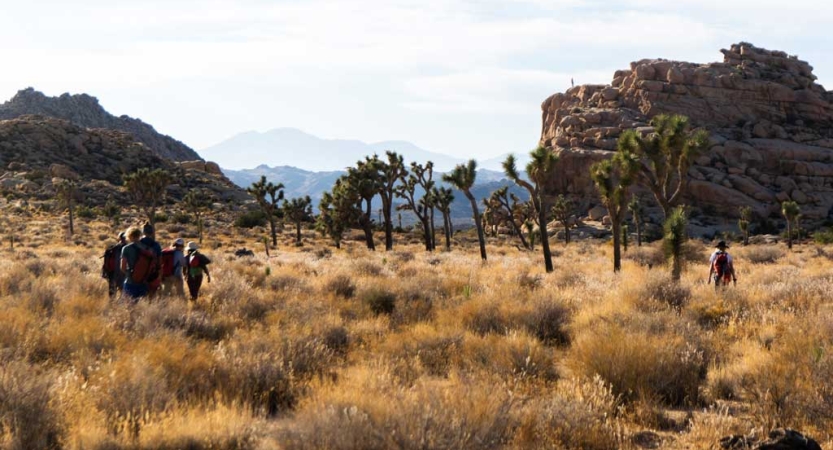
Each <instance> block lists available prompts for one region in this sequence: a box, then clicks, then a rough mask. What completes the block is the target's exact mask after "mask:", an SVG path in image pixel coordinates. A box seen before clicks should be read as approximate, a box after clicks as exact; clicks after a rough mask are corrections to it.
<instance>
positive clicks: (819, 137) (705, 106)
mask: <svg viewBox="0 0 833 450" xmlns="http://www.w3.org/2000/svg"><path fill="white" fill-rule="evenodd" d="M721 52H722V53H723V55H724V59H723V62H714V63H708V64H696V63H689V62H679V61H668V60H664V59H645V60H641V61H637V62H633V63H631V66H630V68H629V69H626V70H619V71H617V72H616V73H615V74H614V76H613V80H612V81H611V83H610V84H608V85H584V86H576V87H573V88H571V89H568V90H567V91H566V92H564V93H558V94H555V95H553V96H551V97H549V98H548V99H547V100H545V101H544V103H543V104H542V106H541V107H542V110H543V115H542V122H543V124H542V130H541V140H540V143H541V145H544V146H547V147H550V148H552V149H554V151H556V152H558V153H559V154H560V155H561V156H562V164H561V173H560V174H559V177H558V178H559V181H558V182H559V183H560V184H561V187H562V189H564V190H566V191H569V192H572V193H573V194H576V195H582V196H585V195H593V196H595V195H596V194H595V189H594V188H593V186H592V182H591V180H590V178H589V174H588V170H587V169H588V168H589V166H590V164H592V163H593V162H594V161H597V160H599V159H601V158H605V157H608V156H609V155H610V154H611V151H613V150H615V148H616V139H617V138H618V136H619V135H620V133H621V132H622V131H623V130H625V129H629V128H633V129H637V130H639V131H641V132H645V133H647V132H649V131H650V130H651V128H650V127H649V126H648V123H649V121H650V119H651V118H652V117H654V116H656V115H658V114H661V113H669V114H683V115H686V116H688V117H690V118H691V119H692V121H693V122H694V124H695V125H696V126H698V127H703V128H705V129H707V130H708V131H709V132H710V133H711V148H710V149H709V150H708V151H707V152H706V153H705V154H703V155H701V156H700V157H699V158H698V159H697V160H696V162H695V164H694V165H693V167H691V170H689V172H688V176H689V177H690V180H691V184H690V190H689V191H690V192H689V199H688V201H687V203H689V204H692V205H695V208H694V209H695V211H694V212H695V214H696V213H705V215H709V214H711V215H721V216H728V217H735V216H737V210H738V207H739V206H742V205H748V206H750V207H752V208H753V210H754V211H755V212H756V213H757V214H758V215H759V217H761V218H768V217H769V218H772V219H777V218H780V202H782V201H785V200H790V199H791V200H795V201H796V202H798V203H799V204H800V205H801V209H802V215H803V217H804V219H805V220H806V221H807V222H808V223H809V224H811V225H812V224H815V225H818V224H820V223H822V222H824V221H826V220H829V219H830V218H831V217H833V93H831V92H828V91H827V90H825V89H824V88H823V87H822V86H821V85H819V84H818V83H816V77H815V75H813V68H812V66H810V65H809V64H808V63H807V62H805V61H801V60H799V59H798V58H797V57H795V56H790V55H787V54H786V53H784V52H781V51H770V50H765V49H762V48H758V47H755V46H753V45H752V44H748V43H740V44H735V45H732V46H731V47H730V48H729V49H728V50H721Z"/></svg>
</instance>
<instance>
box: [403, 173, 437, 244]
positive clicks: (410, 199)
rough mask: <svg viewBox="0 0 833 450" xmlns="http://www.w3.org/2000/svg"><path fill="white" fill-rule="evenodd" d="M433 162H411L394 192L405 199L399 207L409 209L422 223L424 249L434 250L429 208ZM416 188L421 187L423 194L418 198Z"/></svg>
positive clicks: (431, 203)
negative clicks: (409, 168)
mask: <svg viewBox="0 0 833 450" xmlns="http://www.w3.org/2000/svg"><path fill="white" fill-rule="evenodd" d="M433 176H434V163H432V162H431V161H428V162H427V163H426V164H425V165H424V166H423V165H421V164H418V163H415V162H414V163H411V172H410V174H408V173H407V172H405V173H403V174H402V175H401V176H400V178H399V180H400V183H399V184H398V185H397V186H396V188H395V193H396V195H397V196H398V197H400V198H402V199H404V200H405V204H403V205H401V209H404V210H411V211H413V213H414V215H416V216H417V219H419V221H420V223H421V224H422V233H423V238H424V240H425V250H427V251H429V252H430V251H432V250H434V237H433V235H432V234H433V229H432V227H431V211H430V210H431V208H432V207H433V200H432V199H431V198H430V197H431V190H432V189H433V188H434V181H433V179H432V178H433ZM417 188H419V189H421V190H422V192H423V194H422V195H423V196H422V198H420V199H417V198H416V191H417Z"/></svg>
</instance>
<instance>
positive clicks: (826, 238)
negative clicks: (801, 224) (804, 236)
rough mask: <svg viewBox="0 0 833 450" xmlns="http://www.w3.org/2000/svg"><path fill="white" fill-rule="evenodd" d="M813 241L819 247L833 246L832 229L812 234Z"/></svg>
mask: <svg viewBox="0 0 833 450" xmlns="http://www.w3.org/2000/svg"><path fill="white" fill-rule="evenodd" d="M813 241H814V242H815V243H816V244H819V245H830V244H833V228H828V229H826V230H819V231H816V232H815V233H813Z"/></svg>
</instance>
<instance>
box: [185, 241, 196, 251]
mask: <svg viewBox="0 0 833 450" xmlns="http://www.w3.org/2000/svg"><path fill="white" fill-rule="evenodd" d="M187 247H188V251H189V252H192V251H194V250H196V249H197V248H198V247H197V243H196V242H194V241H191V242H189V243H188V245H187Z"/></svg>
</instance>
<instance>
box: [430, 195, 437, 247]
mask: <svg viewBox="0 0 833 450" xmlns="http://www.w3.org/2000/svg"><path fill="white" fill-rule="evenodd" d="M430 211H431V214H430V217H431V219H430V220H431V250H434V249H436V248H437V230H436V229H435V228H434V207H433V206H432V207H431V209H430Z"/></svg>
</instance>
